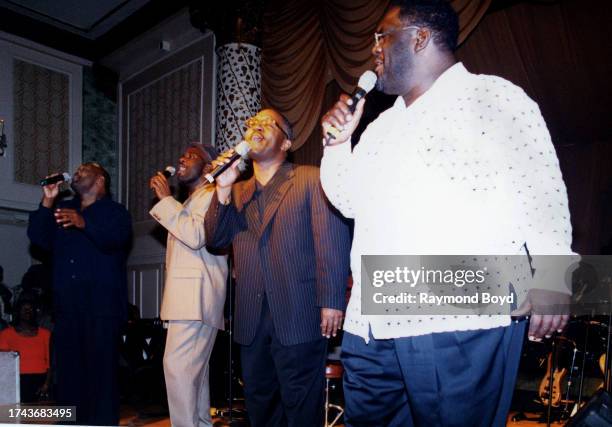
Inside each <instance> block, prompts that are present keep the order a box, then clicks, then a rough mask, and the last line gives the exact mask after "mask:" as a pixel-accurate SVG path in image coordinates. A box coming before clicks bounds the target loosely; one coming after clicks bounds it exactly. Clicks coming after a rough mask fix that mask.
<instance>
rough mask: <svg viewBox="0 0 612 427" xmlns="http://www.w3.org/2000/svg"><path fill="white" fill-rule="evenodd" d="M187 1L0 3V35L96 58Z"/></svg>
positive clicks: (19, 0) (32, 0)
mask: <svg viewBox="0 0 612 427" xmlns="http://www.w3.org/2000/svg"><path fill="white" fill-rule="evenodd" d="M187 5H188V0H171V1H170V0H0V31H5V32H8V33H12V34H15V35H17V36H20V37H24V38H27V39H29V40H33V41H36V42H38V43H41V44H44V45H47V46H49V47H52V48H55V49H59V50H62V51H64V52H67V53H71V54H73V55H77V56H80V57H82V58H86V59H90V60H93V61H95V60H97V59H99V58H101V57H103V56H105V55H107V54H109V53H110V52H112V51H114V50H116V49H117V48H119V47H121V46H123V45H124V44H125V43H127V42H128V41H130V40H131V39H133V38H134V37H136V36H138V35H139V34H141V33H143V32H144V31H146V30H148V29H150V28H152V27H154V26H155V25H157V24H159V23H160V22H161V21H163V20H164V19H166V18H168V17H169V16H171V15H173V14H175V13H176V12H178V11H179V10H180V9H181V8H183V7H185V6H187Z"/></svg>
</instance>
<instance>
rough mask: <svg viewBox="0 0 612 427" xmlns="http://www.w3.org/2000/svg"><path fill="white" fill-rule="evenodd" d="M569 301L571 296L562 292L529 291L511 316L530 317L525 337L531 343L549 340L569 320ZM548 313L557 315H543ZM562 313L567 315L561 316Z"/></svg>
mask: <svg viewBox="0 0 612 427" xmlns="http://www.w3.org/2000/svg"><path fill="white" fill-rule="evenodd" d="M570 301H571V296H570V295H568V294H565V293H562V292H556V291H549V290H546V289H531V290H530V291H529V293H528V294H527V299H526V300H525V302H523V304H521V306H520V307H519V308H518V309H517V310H515V311H513V312H512V315H513V316H525V315H531V316H530V319H529V333H528V334H527V335H528V337H529V339H530V340H531V341H542V338H550V337H551V336H552V334H554V333H555V332H563V329H565V326H566V325H567V322H568V320H569V309H568V307H569V306H570ZM551 307H553V308H552V309H551ZM554 307H558V308H554ZM550 311H557V313H553V314H544V313H547V312H549V313H550ZM563 311H567V314H566V313H563V314H561V312H563Z"/></svg>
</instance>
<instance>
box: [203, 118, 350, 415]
mask: <svg viewBox="0 0 612 427" xmlns="http://www.w3.org/2000/svg"><path fill="white" fill-rule="evenodd" d="M246 124H247V128H248V129H247V131H246V133H245V140H246V142H247V143H248V144H249V146H250V147H251V150H250V152H249V157H250V158H251V160H252V161H253V171H254V174H253V177H252V178H251V179H249V180H246V181H242V182H239V183H236V184H234V182H235V181H236V179H237V178H238V175H239V172H238V169H237V168H236V164H234V165H233V167H232V168H229V169H228V170H227V171H226V172H224V174H222V175H221V176H219V178H218V179H217V191H216V193H215V196H213V201H212V202H211V205H210V208H209V209H208V212H207V214H206V219H205V224H206V234H207V236H208V244H209V245H212V246H215V247H223V246H226V245H228V244H230V243H233V248H234V258H235V271H236V294H235V295H236V303H235V316H234V317H235V330H234V339H235V340H236V342H237V343H239V344H241V361H242V374H243V377H244V392H245V397H246V406H247V410H248V413H249V418H250V420H251V425H252V426H253V427H259V426H264V425H265V426H277V425H279V426H280V425H282V426H286V425H289V426H316V425H322V424H323V404H324V382H325V360H326V356H327V341H326V339H325V338H329V337H330V336H332V335H336V331H337V330H338V328H340V326H341V322H342V316H343V310H344V306H345V296H344V292H345V288H346V282H347V276H348V253H349V233H348V227H347V226H346V224H345V223H344V222H343V220H342V218H341V217H340V216H338V215H337V214H336V213H334V212H333V211H332V208H330V206H329V204H328V203H327V200H326V199H325V196H324V195H323V191H322V189H321V186H320V183H319V170H318V168H315V167H310V166H296V165H293V164H291V163H288V162H287V161H286V156H287V150H289V147H291V139H292V130H291V125H290V124H289V122H288V121H287V120H286V119H285V118H284V117H283V116H282V115H281V114H279V113H278V112H276V111H274V110H262V111H260V112H259V113H258V114H257V115H256V116H254V117H253V118H251V119H249V120H247V122H246Z"/></svg>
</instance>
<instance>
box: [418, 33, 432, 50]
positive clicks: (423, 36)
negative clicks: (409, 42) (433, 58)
mask: <svg viewBox="0 0 612 427" xmlns="http://www.w3.org/2000/svg"><path fill="white" fill-rule="evenodd" d="M431 37H432V34H431V30H430V29H429V28H427V27H424V28H420V29H419V30H418V31H417V32H416V35H415V38H416V44H415V45H414V51H415V53H416V52H420V51H422V50H423V49H425V48H426V47H427V46H428V45H429V42H430V41H431Z"/></svg>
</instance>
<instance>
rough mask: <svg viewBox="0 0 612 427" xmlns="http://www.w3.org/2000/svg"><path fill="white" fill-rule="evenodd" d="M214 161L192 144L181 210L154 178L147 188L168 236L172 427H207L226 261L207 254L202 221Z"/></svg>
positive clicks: (181, 172) (182, 166) (164, 314)
mask: <svg viewBox="0 0 612 427" xmlns="http://www.w3.org/2000/svg"><path fill="white" fill-rule="evenodd" d="M215 157H216V152H215V150H214V148H213V147H211V146H206V145H201V144H192V145H191V146H189V148H187V150H186V151H185V153H184V154H183V155H182V156H181V158H180V160H179V169H178V172H177V178H178V181H179V183H180V184H181V185H182V186H184V187H185V188H186V189H187V190H188V193H189V197H188V199H187V200H186V201H185V202H184V203H183V204H181V203H180V202H178V201H177V200H175V199H174V197H172V195H171V191H170V186H169V184H168V180H167V179H166V177H164V176H163V175H162V174H161V173H158V174H157V175H155V176H154V177H152V178H151V180H150V187H151V188H152V189H153V191H154V192H155V195H156V196H157V198H158V199H159V202H158V203H157V204H156V205H155V206H153V209H151V212H150V214H151V216H153V218H155V219H156V220H157V221H158V222H159V223H160V224H161V225H162V226H163V227H164V228H166V229H167V230H168V243H167V251H166V282H165V286H164V296H163V300H162V308H161V318H162V319H163V320H166V321H168V336H167V339H166V350H165V353H164V375H165V378H166V389H167V391H168V406H169V409H170V420H171V421H172V425H173V426H174V427H194V426H199V427H201V426H210V425H212V424H211V419H210V394H209V387H208V361H209V359H210V353H211V352H212V348H213V344H214V342H215V337H216V335H217V330H218V329H223V305H224V303H225V291H226V278H227V257H226V256H217V255H212V254H210V253H209V252H208V251H207V250H206V248H205V244H206V236H205V234H204V215H205V214H206V211H207V209H208V206H209V204H210V201H211V198H212V195H213V192H214V187H213V186H210V185H208V184H207V182H206V179H205V178H204V175H205V174H206V173H208V172H209V171H210V170H211V165H210V162H211V160H212V159H213V158H215Z"/></svg>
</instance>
